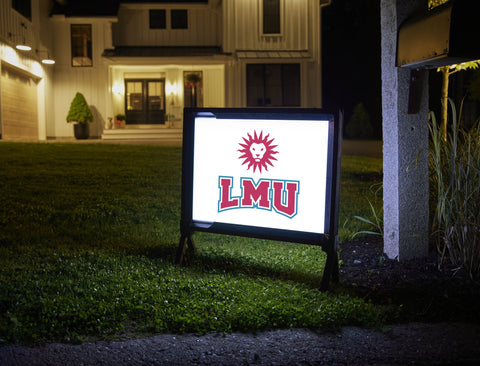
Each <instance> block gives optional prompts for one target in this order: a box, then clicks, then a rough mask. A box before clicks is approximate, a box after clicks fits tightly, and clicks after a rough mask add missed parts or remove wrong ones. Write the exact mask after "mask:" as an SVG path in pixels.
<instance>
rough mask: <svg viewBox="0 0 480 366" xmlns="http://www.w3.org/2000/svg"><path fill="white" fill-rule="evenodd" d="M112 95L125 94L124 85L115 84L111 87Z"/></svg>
mask: <svg viewBox="0 0 480 366" xmlns="http://www.w3.org/2000/svg"><path fill="white" fill-rule="evenodd" d="M112 93H114V94H117V95H119V96H121V95H124V94H125V85H123V84H121V83H115V84H113V86H112Z"/></svg>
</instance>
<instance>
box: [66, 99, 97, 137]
mask: <svg viewBox="0 0 480 366" xmlns="http://www.w3.org/2000/svg"><path fill="white" fill-rule="evenodd" d="M92 121H93V114H92V112H91V111H90V108H89V106H88V104H87V101H86V100H85V97H84V96H83V94H82V93H78V92H77V94H75V98H73V100H72V103H71V104H70V110H69V111H68V115H67V122H74V125H73V131H74V134H75V138H76V139H79V140H81V139H88V135H89V127H88V124H89V123H91V122H92Z"/></svg>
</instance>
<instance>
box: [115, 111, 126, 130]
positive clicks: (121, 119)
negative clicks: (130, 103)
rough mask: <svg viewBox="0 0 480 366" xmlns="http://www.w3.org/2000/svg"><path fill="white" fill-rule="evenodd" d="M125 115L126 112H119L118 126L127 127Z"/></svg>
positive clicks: (116, 117) (116, 124)
mask: <svg viewBox="0 0 480 366" xmlns="http://www.w3.org/2000/svg"><path fill="white" fill-rule="evenodd" d="M125 121H126V118H125V115H124V114H117V115H116V116H115V127H116V128H124V127H125Z"/></svg>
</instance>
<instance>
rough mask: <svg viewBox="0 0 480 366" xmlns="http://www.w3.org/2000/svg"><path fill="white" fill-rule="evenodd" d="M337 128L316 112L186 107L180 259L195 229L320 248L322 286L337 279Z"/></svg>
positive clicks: (331, 119) (320, 111)
mask: <svg viewBox="0 0 480 366" xmlns="http://www.w3.org/2000/svg"><path fill="white" fill-rule="evenodd" d="M339 125H340V123H338V122H337V123H335V118H334V116H333V115H332V114H326V113H325V112H324V111H322V110H318V109H253V108H249V109H219V108H209V109H208V108H186V109H185V111H184V126H183V129H184V133H183V163H182V220H181V240H180V245H179V249H178V254H177V261H178V262H179V263H181V262H182V259H183V254H184V249H185V246H186V244H188V245H191V246H192V247H193V243H192V241H191V235H192V233H193V232H194V231H208V232H213V233H220V234H230V235H241V236H249V237H257V238H266V239H273V240H281V241H291V242H299V243H305V244H312V245H321V246H322V248H323V249H324V250H325V251H326V252H327V255H328V256H327V257H328V259H327V268H326V269H325V273H324V279H323V281H324V283H323V284H322V285H323V287H326V284H328V279H329V277H330V276H331V275H332V274H333V275H334V276H335V277H337V276H338V274H337V272H338V266H337V262H338V261H337V255H336V237H337V221H338V220H337V213H338V176H339V175H338V171H339V168H340V164H339V162H340V153H339V145H340V144H339V138H338V136H339ZM325 281H326V282H325Z"/></svg>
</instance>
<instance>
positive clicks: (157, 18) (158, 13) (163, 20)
mask: <svg viewBox="0 0 480 366" xmlns="http://www.w3.org/2000/svg"><path fill="white" fill-rule="evenodd" d="M149 15H150V29H167V16H166V10H165V9H150V12H149Z"/></svg>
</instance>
